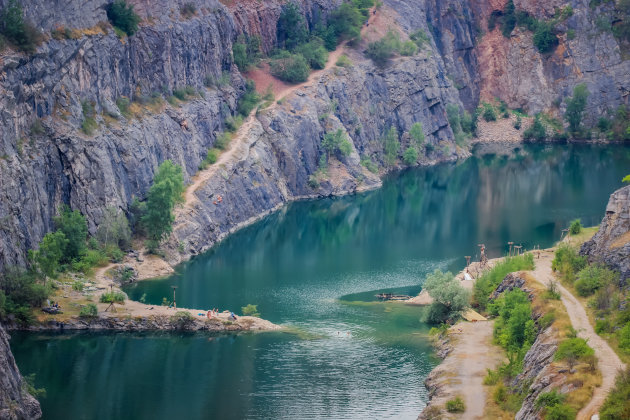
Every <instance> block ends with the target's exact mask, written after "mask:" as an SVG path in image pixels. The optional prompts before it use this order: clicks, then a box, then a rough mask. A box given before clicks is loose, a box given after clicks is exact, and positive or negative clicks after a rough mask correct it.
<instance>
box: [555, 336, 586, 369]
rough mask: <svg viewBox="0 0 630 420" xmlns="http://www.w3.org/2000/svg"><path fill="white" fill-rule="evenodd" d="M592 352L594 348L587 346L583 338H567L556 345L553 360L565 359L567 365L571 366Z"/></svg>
mask: <svg viewBox="0 0 630 420" xmlns="http://www.w3.org/2000/svg"><path fill="white" fill-rule="evenodd" d="M594 354H595V352H594V350H593V349H592V348H591V347H589V345H588V344H587V342H586V340H585V339H583V338H579V337H575V338H567V339H565V340H564V341H562V342H561V343H560V344H559V345H558V350H556V354H555V355H554V360H556V361H558V360H565V361H567V363H568V364H569V367H570V368H572V367H573V365H575V363H577V362H578V361H580V360H584V359H585V358H587V357H590V356H593V355H594Z"/></svg>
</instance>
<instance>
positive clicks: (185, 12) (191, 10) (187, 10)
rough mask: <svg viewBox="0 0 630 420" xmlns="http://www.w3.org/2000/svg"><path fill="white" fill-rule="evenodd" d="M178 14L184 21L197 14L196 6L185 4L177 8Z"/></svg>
mask: <svg viewBox="0 0 630 420" xmlns="http://www.w3.org/2000/svg"><path fill="white" fill-rule="evenodd" d="M179 13H180V14H181V15H182V17H183V18H184V19H190V18H191V17H193V16H195V15H196V14H197V6H195V4H194V3H185V4H184V5H182V6H181V7H180V8H179Z"/></svg>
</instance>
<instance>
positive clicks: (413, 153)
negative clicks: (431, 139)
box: [403, 146, 418, 165]
mask: <svg viewBox="0 0 630 420" xmlns="http://www.w3.org/2000/svg"><path fill="white" fill-rule="evenodd" d="M417 160H418V150H416V148H415V147H413V146H409V147H408V148H407V149H406V150H405V152H404V153H403V161H404V162H405V164H407V165H413V164H414V163H416V161H417Z"/></svg>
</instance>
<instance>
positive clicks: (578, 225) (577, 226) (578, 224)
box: [569, 219, 582, 235]
mask: <svg viewBox="0 0 630 420" xmlns="http://www.w3.org/2000/svg"><path fill="white" fill-rule="evenodd" d="M580 232H582V221H581V220H580V219H575V220H573V221H572V222H571V225H570V226H569V233H570V234H571V235H577V234H579V233H580Z"/></svg>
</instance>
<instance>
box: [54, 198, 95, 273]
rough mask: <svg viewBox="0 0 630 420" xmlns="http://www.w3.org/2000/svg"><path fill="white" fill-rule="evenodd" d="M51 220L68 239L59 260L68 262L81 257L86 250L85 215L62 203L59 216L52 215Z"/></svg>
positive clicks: (86, 231)
mask: <svg viewBox="0 0 630 420" xmlns="http://www.w3.org/2000/svg"><path fill="white" fill-rule="evenodd" d="M53 221H54V222H55V227H56V228H57V230H58V231H60V232H63V234H64V235H65V238H66V239H67V240H68V242H67V243H66V247H65V249H64V251H63V257H62V259H61V262H62V263H69V262H72V260H74V259H77V258H79V257H81V256H82V255H83V254H84V253H85V251H86V240H87V234H88V228H87V221H86V220H85V216H83V215H82V214H81V212H79V211H78V210H74V211H72V210H70V207H68V206H67V205H63V206H62V207H61V209H60V211H59V216H56V217H54V218H53Z"/></svg>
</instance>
